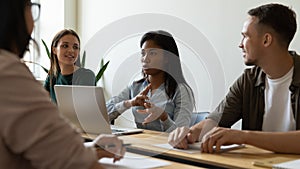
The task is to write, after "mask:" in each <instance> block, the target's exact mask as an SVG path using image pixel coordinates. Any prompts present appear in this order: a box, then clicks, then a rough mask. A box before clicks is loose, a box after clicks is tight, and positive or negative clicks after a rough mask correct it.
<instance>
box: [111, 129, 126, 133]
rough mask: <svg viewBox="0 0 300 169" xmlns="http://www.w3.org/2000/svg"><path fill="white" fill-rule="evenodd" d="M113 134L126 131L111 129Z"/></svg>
mask: <svg viewBox="0 0 300 169" xmlns="http://www.w3.org/2000/svg"><path fill="white" fill-rule="evenodd" d="M111 131H112V132H113V133H118V132H125V131H126V130H121V129H111Z"/></svg>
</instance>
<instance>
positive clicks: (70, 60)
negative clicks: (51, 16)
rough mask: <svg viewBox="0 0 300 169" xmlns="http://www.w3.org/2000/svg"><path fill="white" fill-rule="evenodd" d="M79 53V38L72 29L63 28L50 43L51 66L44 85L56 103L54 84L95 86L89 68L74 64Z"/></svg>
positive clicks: (92, 73)
mask: <svg viewBox="0 0 300 169" xmlns="http://www.w3.org/2000/svg"><path fill="white" fill-rule="evenodd" d="M79 53H80V39H79V36H78V35H77V33H76V32H75V31H74V30H72V29H63V30H61V31H59V32H58V33H57V34H56V35H55V36H54V38H53V40H52V43H51V52H50V61H51V66H50V70H49V72H48V76H47V78H46V80H45V84H44V87H45V89H46V90H47V91H48V92H49V94H50V97H51V99H52V101H53V102H54V103H56V96H55V91H54V85H84V86H95V85H96V80H95V74H94V72H93V71H91V70H90V69H86V68H82V67H79V66H77V65H76V63H77V62H78V59H79Z"/></svg>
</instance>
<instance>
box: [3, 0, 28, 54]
mask: <svg viewBox="0 0 300 169" xmlns="http://www.w3.org/2000/svg"><path fill="white" fill-rule="evenodd" d="M28 3H30V1H29V0H9V1H7V0H6V1H4V0H2V1H0V20H1V24H0V48H1V49H5V50H8V51H10V52H13V53H15V52H18V55H19V57H20V58H23V54H24V52H25V51H26V50H27V49H28V43H29V41H30V39H31V37H30V34H29V33H28V30H27V25H26V21H25V8H26V5H28Z"/></svg>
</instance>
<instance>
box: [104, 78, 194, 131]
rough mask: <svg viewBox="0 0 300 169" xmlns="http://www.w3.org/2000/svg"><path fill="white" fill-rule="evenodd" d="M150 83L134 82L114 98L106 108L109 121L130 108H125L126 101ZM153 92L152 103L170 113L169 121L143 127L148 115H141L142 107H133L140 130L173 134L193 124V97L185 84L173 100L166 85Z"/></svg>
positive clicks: (179, 85) (181, 85)
mask: <svg viewBox="0 0 300 169" xmlns="http://www.w3.org/2000/svg"><path fill="white" fill-rule="evenodd" d="M148 84H149V83H148V82H147V81H146V80H145V81H144V82H140V83H137V82H133V83H132V84H130V85H129V86H127V87H126V88H125V89H124V90H123V91H122V92H121V93H120V94H119V95H118V96H114V97H112V98H111V99H110V100H109V101H107V102H106V107H107V110H108V114H109V119H110V121H111V120H114V119H116V118H117V117H118V116H119V115H121V114H122V113H123V112H124V111H126V110H127V109H128V108H127V107H125V106H124V101H125V100H129V99H132V98H134V97H135V96H136V95H137V94H139V93H140V92H141V91H142V90H143V89H144V88H145V87H146V86H147V85H148ZM150 95H151V91H149V93H148V97H149V98H150V102H152V103H154V104H155V105H156V106H158V107H160V108H162V109H164V110H165V112H166V113H168V119H167V120H166V121H161V120H159V119H158V120H155V121H153V122H150V123H148V124H145V125H143V124H142V122H143V121H144V119H145V118H146V117H147V116H148V115H144V114H140V113H138V112H137V111H136V110H137V109H144V108H143V107H140V106H135V107H132V113H133V116H134V119H135V123H136V125H137V127H138V128H143V129H149V130H157V131H165V132H171V131H173V130H174V129H176V128H177V127H181V126H189V124H190V122H191V115H192V111H193V106H194V102H193V96H192V92H191V90H190V88H189V87H187V86H186V85H185V84H178V87H177V89H176V92H175V94H174V96H173V98H171V99H170V98H168V96H167V94H166V92H165V87H164V84H162V85H161V86H160V87H159V88H158V89H157V90H156V91H155V92H154V93H153V94H152V96H150Z"/></svg>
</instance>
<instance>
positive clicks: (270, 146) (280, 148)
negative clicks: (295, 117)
mask: <svg viewBox="0 0 300 169" xmlns="http://www.w3.org/2000/svg"><path fill="white" fill-rule="evenodd" d="M242 132H243V133H244V140H245V143H246V144H250V145H253V146H256V147H259V148H263V149H267V150H270V151H274V152H278V153H294V154H300V146H299V140H300V131H290V132H261V131H242Z"/></svg>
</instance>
